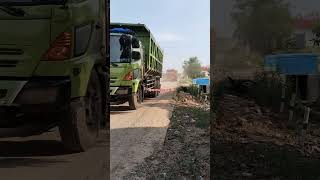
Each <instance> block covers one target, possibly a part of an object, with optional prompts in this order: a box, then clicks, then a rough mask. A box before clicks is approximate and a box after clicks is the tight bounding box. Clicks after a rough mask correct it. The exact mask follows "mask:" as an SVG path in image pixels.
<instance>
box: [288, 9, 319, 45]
mask: <svg viewBox="0 0 320 180" xmlns="http://www.w3.org/2000/svg"><path fill="white" fill-rule="evenodd" d="M319 22H320V16H319V13H315V12H313V13H310V14H308V15H305V16H302V15H298V16H296V17H295V18H294V20H293V27H294V32H293V35H294V37H295V39H296V42H297V46H298V48H310V47H313V42H312V41H311V40H312V39H313V38H314V35H313V33H312V29H313V27H314V26H315V25H316V24H317V23H319Z"/></svg>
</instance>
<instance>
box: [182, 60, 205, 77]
mask: <svg viewBox="0 0 320 180" xmlns="http://www.w3.org/2000/svg"><path fill="white" fill-rule="evenodd" d="M183 70H184V73H185V74H186V75H187V76H188V77H189V78H192V79H194V78H198V77H201V76H202V74H201V63H200V61H199V59H198V57H191V58H189V60H187V61H184V64H183Z"/></svg>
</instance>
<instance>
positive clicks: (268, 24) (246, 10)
mask: <svg viewBox="0 0 320 180" xmlns="http://www.w3.org/2000/svg"><path fill="white" fill-rule="evenodd" d="M234 8H235V11H233V12H232V13H231V17H232V19H233V21H234V22H235V25H236V31H235V32H234V36H235V37H236V38H237V39H238V40H240V42H241V43H243V44H244V45H248V46H249V47H250V49H251V50H253V51H256V52H258V53H260V54H267V53H270V52H272V51H273V50H274V49H283V48H285V46H286V44H285V42H286V41H287V39H289V38H290V36H291V34H292V30H293V27H292V20H291V15H290V12H289V4H287V3H285V2H284V0H236V3H235V7H234Z"/></svg>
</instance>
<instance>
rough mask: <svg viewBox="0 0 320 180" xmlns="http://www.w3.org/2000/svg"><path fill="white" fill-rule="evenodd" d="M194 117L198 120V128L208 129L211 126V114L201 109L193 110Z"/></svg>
mask: <svg viewBox="0 0 320 180" xmlns="http://www.w3.org/2000/svg"><path fill="white" fill-rule="evenodd" d="M192 113H193V114H194V117H195V118H196V124H195V125H196V127H198V128H203V129H205V128H208V127H209V125H210V112H209V111H204V110H202V109H200V108H196V109H193V110H192Z"/></svg>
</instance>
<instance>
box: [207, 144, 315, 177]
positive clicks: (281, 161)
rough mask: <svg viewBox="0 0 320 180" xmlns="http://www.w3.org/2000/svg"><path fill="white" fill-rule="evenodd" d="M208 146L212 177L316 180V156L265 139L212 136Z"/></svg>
mask: <svg viewBox="0 0 320 180" xmlns="http://www.w3.org/2000/svg"><path fill="white" fill-rule="evenodd" d="M211 142H213V144H212V149H211V158H212V160H213V161H212V163H213V164H212V165H213V167H212V168H213V174H212V175H213V178H214V179H219V180H220V179H221V180H224V179H226V180H233V179H248V180H250V179H259V180H269V179H270V180H271V179H278V180H291V179H295V180H316V179H319V178H320V171H319V167H320V159H319V156H317V157H315V156H313V157H308V156H304V155H302V154H301V152H299V151H298V150H297V149H296V148H293V147H291V146H279V145H276V144H273V143H269V142H263V143H262V142H261V143H245V144H241V143H235V142H222V143H217V142H215V140H211Z"/></svg>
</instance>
